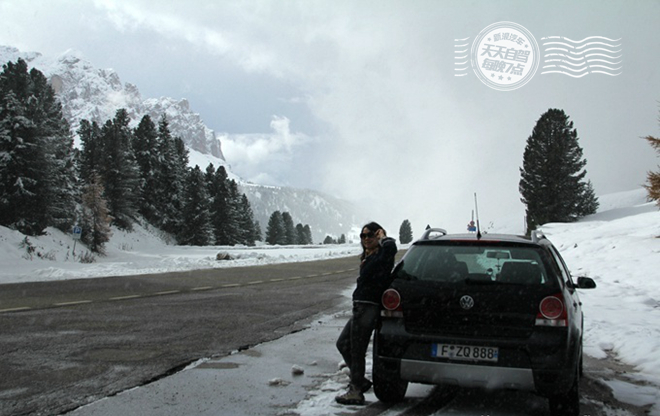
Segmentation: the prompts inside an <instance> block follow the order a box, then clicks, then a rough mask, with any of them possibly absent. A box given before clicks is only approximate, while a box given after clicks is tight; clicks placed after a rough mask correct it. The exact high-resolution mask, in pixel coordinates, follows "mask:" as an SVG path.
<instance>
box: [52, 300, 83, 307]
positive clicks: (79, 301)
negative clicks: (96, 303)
mask: <svg viewBox="0 0 660 416" xmlns="http://www.w3.org/2000/svg"><path fill="white" fill-rule="evenodd" d="M86 303H92V301H91V300H76V301H73V302H60V303H53V305H54V306H72V305H83V304H86Z"/></svg>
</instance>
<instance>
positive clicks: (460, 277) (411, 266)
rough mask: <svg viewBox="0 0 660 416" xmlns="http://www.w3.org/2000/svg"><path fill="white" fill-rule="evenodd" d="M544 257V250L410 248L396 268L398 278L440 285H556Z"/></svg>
mask: <svg viewBox="0 0 660 416" xmlns="http://www.w3.org/2000/svg"><path fill="white" fill-rule="evenodd" d="M545 257H547V255H546V254H544V251H543V250H541V249H540V248H537V247H533V246H522V245H521V246H497V245H495V246H494V245H476V244H470V245H462V244H455V245H417V246H414V247H411V249H410V250H409V252H408V253H407V255H406V256H405V258H404V260H403V262H402V264H400V265H399V266H398V267H397V269H396V271H395V277H397V278H404V279H408V280H423V281H437V282H468V283H478V282H483V283H497V282H499V283H507V284H517V285H550V284H554V283H553V281H552V279H550V276H549V274H548V267H546V264H545V263H544V259H545ZM546 261H547V260H546Z"/></svg>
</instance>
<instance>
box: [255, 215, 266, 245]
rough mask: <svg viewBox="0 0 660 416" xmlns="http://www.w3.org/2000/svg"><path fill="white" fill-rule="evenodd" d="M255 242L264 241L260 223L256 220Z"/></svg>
mask: <svg viewBox="0 0 660 416" xmlns="http://www.w3.org/2000/svg"><path fill="white" fill-rule="evenodd" d="M253 230H254V241H255V242H256V241H263V239H264V237H263V234H261V224H260V223H259V221H257V220H255V221H254V228H253Z"/></svg>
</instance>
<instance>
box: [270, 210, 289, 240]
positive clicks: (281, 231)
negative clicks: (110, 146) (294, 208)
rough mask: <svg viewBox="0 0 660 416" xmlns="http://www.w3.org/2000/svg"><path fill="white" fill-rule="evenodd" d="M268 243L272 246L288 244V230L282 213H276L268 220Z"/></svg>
mask: <svg viewBox="0 0 660 416" xmlns="http://www.w3.org/2000/svg"><path fill="white" fill-rule="evenodd" d="M266 242H267V243H268V244H271V245H275V244H280V245H283V244H286V230H285V228H284V220H283V219H282V213H281V212H280V211H275V212H273V213H272V214H271V216H270V218H269V219H268V226H267V227H266Z"/></svg>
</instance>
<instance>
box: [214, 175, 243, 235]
mask: <svg viewBox="0 0 660 416" xmlns="http://www.w3.org/2000/svg"><path fill="white" fill-rule="evenodd" d="M208 173H209V171H208V169H207V175H208ZM207 184H208V185H207V186H208V187H209V189H210V191H211V192H212V194H211V223H212V226H213V232H214V235H215V243H216V244H219V245H230V244H232V236H233V235H236V232H237V231H236V226H235V224H232V223H231V222H230V220H229V219H230V211H231V206H230V202H229V179H228V178H227V171H226V170H225V168H224V166H219V167H218V169H217V170H216V171H215V173H214V174H213V178H211V179H210V182H209V178H208V176H207Z"/></svg>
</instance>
